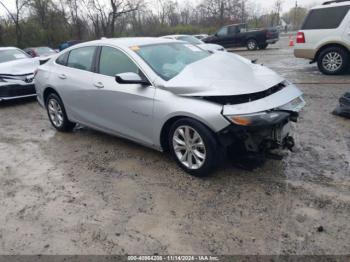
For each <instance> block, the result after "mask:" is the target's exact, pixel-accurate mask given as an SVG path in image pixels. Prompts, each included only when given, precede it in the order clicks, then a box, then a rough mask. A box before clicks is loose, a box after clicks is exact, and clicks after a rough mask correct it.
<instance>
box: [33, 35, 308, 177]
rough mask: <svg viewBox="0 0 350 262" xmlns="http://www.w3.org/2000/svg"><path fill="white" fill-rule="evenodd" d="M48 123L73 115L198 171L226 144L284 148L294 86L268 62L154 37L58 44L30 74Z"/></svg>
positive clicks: (296, 96)
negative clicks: (64, 47) (59, 47)
mask: <svg viewBox="0 0 350 262" xmlns="http://www.w3.org/2000/svg"><path fill="white" fill-rule="evenodd" d="M35 85H36V91H37V94H38V101H39V103H40V104H41V105H42V106H43V107H45V108H46V110H47V113H48V117H49V119H50V121H51V124H52V125H53V126H54V127H55V128H56V129H57V130H59V131H71V130H72V129H73V128H74V127H75V125H76V123H79V124H81V125H84V126H88V127H90V128H93V129H96V130H100V131H102V132H106V133H109V134H112V135H116V136H120V137H123V138H126V139H129V140H132V141H135V142H137V143H140V144H143V145H145V146H148V147H151V148H154V149H157V150H160V151H170V153H171V155H172V156H173V157H174V159H175V161H176V162H177V163H178V165H179V166H180V167H181V168H182V169H184V170H185V171H186V172H188V173H189V174H191V175H195V176H204V175H207V174H209V173H211V172H212V171H213V170H214V169H215V167H217V165H218V164H219V162H220V161H219V160H220V159H222V158H221V157H220V156H221V155H222V154H224V153H225V152H228V151H230V149H233V150H235V149H242V150H243V151H244V152H253V153H255V154H257V153H261V154H263V153H266V152H269V151H271V150H274V149H279V148H281V149H282V148H286V147H287V148H290V147H292V146H293V139H292V137H291V133H290V123H291V121H296V120H297V118H298V112H299V111H300V110H301V108H302V107H303V106H304V105H305V102H304V100H303V98H302V92H301V91H300V90H299V89H298V88H297V87H295V86H294V85H293V84H291V83H290V82H288V81H286V80H285V79H283V78H282V77H280V76H279V75H277V74H276V73H274V72H273V71H271V70H270V69H268V68H266V67H264V66H261V65H258V64H255V63H254V62H252V61H250V60H247V59H245V58H242V57H240V56H237V55H235V54H230V53H226V52H216V53H210V52H208V51H204V50H202V49H200V48H198V47H197V46H195V45H192V44H189V43H186V42H181V41H176V40H168V39H160V38H119V39H103V40H98V41H92V42H88V43H83V44H79V45H76V46H74V47H71V48H69V49H67V50H64V51H63V52H61V53H60V54H59V55H57V56H56V57H55V58H53V59H51V60H50V61H49V62H48V63H46V64H45V65H43V66H41V67H39V69H38V71H37V73H36V76H35Z"/></svg>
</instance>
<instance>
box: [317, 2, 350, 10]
mask: <svg viewBox="0 0 350 262" xmlns="http://www.w3.org/2000/svg"><path fill="white" fill-rule="evenodd" d="M347 5H350V1H344V2H338V3H336V2H334V3H333V2H330V3H328V4H325V3H324V4H322V5H317V6H315V7H312V8H311V10H314V9H322V8H330V7H337V6H347Z"/></svg>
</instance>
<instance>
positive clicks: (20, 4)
mask: <svg viewBox="0 0 350 262" xmlns="http://www.w3.org/2000/svg"><path fill="white" fill-rule="evenodd" d="M28 3H29V0H15V14H12V13H11V12H10V10H9V9H8V8H7V7H6V5H5V4H4V3H3V2H2V1H0V4H1V5H2V6H3V7H4V8H5V10H6V12H7V13H8V15H9V16H10V18H11V19H12V20H13V22H14V24H15V27H16V42H17V45H19V46H21V45H22V28H21V25H20V21H21V15H22V11H23V8H24V7H26V6H27V5H28Z"/></svg>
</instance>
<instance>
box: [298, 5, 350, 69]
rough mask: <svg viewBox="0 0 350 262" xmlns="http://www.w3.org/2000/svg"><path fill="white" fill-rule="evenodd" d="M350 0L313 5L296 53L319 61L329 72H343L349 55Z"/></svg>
mask: <svg viewBox="0 0 350 262" xmlns="http://www.w3.org/2000/svg"><path fill="white" fill-rule="evenodd" d="M349 9H350V0H345V1H344V0H338V1H329V2H325V3H323V5H321V6H317V7H314V8H312V9H311V10H310V12H309V14H308V16H307V17H306V19H305V21H304V24H303V25H302V28H301V30H300V31H299V32H298V34H297V40H296V46H295V50H294V55H295V56H296V57H298V58H306V59H310V60H311V63H313V62H317V64H318V68H319V69H320V71H321V72H322V73H324V74H327V75H337V74H341V73H343V72H344V71H345V70H346V69H347V68H348V65H349V59H350V12H349Z"/></svg>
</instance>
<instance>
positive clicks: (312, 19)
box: [301, 6, 350, 30]
mask: <svg viewBox="0 0 350 262" xmlns="http://www.w3.org/2000/svg"><path fill="white" fill-rule="evenodd" d="M349 8H350V7H349V6H337V7H330V8H322V9H315V10H311V11H310V13H309V15H308V16H307V17H306V19H305V21H304V24H303V26H302V28H301V29H302V30H312V29H334V28H337V27H338V26H340V24H341V22H342V21H343V19H344V17H345V16H346V14H347V13H348V11H349Z"/></svg>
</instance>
